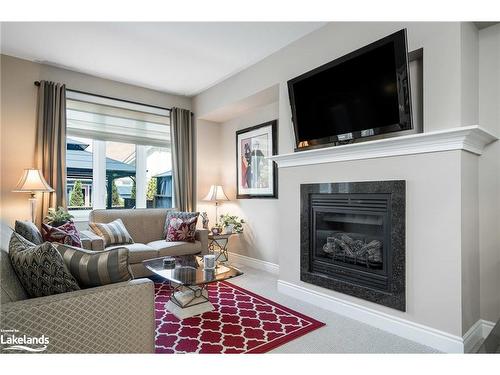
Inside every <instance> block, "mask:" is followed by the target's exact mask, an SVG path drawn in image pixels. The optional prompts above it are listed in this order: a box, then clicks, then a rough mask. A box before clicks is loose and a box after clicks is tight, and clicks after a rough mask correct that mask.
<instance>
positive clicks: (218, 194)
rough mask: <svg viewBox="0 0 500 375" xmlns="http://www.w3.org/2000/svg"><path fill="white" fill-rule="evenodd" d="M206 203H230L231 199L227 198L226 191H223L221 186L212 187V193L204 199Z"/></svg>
mask: <svg viewBox="0 0 500 375" xmlns="http://www.w3.org/2000/svg"><path fill="white" fill-rule="evenodd" d="M203 200H204V201H215V202H218V201H228V200H229V198H228V197H227V196H226V194H225V193H224V190H223V189H222V186H221V185H212V186H210V191H209V192H208V194H207V195H206V197H205V198H203Z"/></svg>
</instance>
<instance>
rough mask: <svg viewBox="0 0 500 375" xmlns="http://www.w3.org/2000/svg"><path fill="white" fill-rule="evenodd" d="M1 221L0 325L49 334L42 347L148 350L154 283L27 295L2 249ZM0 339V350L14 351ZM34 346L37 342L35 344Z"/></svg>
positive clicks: (64, 350)
mask: <svg viewBox="0 0 500 375" xmlns="http://www.w3.org/2000/svg"><path fill="white" fill-rule="evenodd" d="M11 233H12V231H10V230H9V229H7V228H3V227H2V246H1V250H0V276H1V281H0V286H1V299H0V302H1V307H0V329H2V330H17V332H16V334H15V335H16V336H22V335H27V336H29V337H40V336H42V335H44V336H45V337H47V338H48V339H49V343H48V345H47V348H46V351H45V352H48V353H154V338H155V317H154V285H153V282H152V281H151V280H149V279H138V280H132V281H126V282H122V283H116V284H111V285H106V286H101V287H96V288H89V289H82V290H77V291H75V292H68V293H62V294H56V295H52V296H47V297H38V298H28V296H27V295H26V292H25V291H24V288H23V287H22V285H21V283H20V281H19V279H18V277H17V275H16V273H15V272H14V269H13V268H12V265H11V263H10V259H9V255H8V246H7V243H8V238H9V237H10V234H11ZM8 346H9V345H0V352H5V353H16V351H9V350H7V349H6V348H7V347H8ZM36 346H37V347H38V345H36Z"/></svg>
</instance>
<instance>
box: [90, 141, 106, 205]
mask: <svg viewBox="0 0 500 375" xmlns="http://www.w3.org/2000/svg"><path fill="white" fill-rule="evenodd" d="M92 170H93V182H92V208H93V209H96V208H106V142H105V141H100V140H97V139H94V140H93V153H92Z"/></svg>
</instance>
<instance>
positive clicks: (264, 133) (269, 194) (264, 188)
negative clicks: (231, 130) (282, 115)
mask: <svg viewBox="0 0 500 375" xmlns="http://www.w3.org/2000/svg"><path fill="white" fill-rule="evenodd" d="M277 137H278V121H277V120H273V121H269V122H266V123H264V124H260V125H256V126H253V127H251V128H246V129H242V130H238V131H237V132H236V193H237V198H238V199H249V198H278V168H277V166H276V163H275V162H273V161H272V160H268V159H266V158H267V157H268V156H271V155H276V153H277V152H278V141H277Z"/></svg>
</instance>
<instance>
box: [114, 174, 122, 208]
mask: <svg viewBox="0 0 500 375" xmlns="http://www.w3.org/2000/svg"><path fill="white" fill-rule="evenodd" d="M123 203H124V202H123V199H122V197H120V194H119V193H118V188H117V187H116V182H115V180H113V183H112V184H111V205H112V206H113V207H121V206H123Z"/></svg>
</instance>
